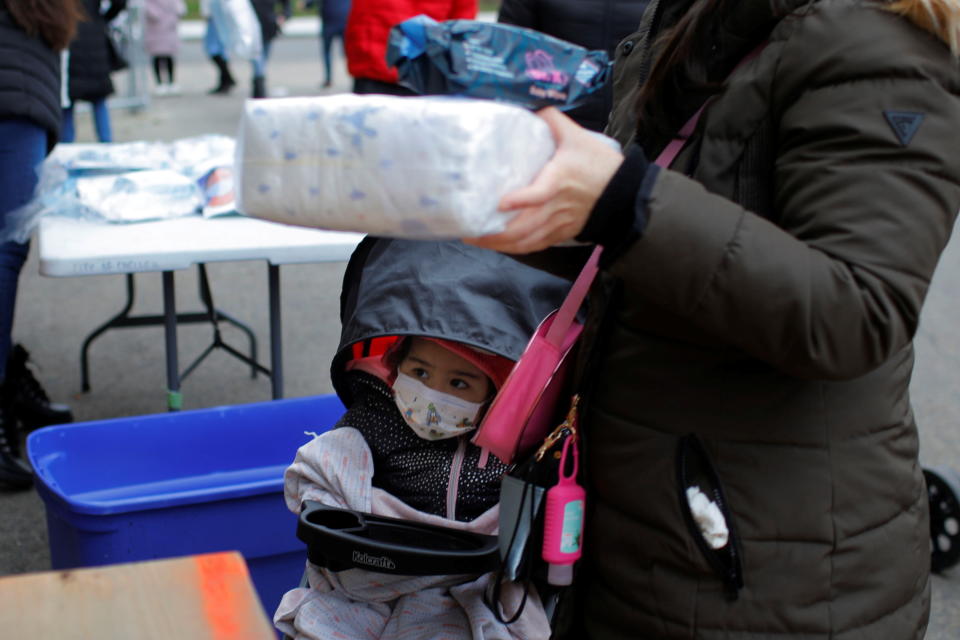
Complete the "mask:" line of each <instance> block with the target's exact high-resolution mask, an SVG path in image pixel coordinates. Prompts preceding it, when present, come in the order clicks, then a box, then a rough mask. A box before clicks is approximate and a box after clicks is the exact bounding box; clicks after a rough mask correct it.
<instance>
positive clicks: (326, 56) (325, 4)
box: [305, 0, 350, 87]
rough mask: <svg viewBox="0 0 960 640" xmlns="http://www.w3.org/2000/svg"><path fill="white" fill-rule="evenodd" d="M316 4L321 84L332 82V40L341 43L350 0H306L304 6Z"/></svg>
mask: <svg viewBox="0 0 960 640" xmlns="http://www.w3.org/2000/svg"><path fill="white" fill-rule="evenodd" d="M314 5H316V7H317V9H318V12H319V14H320V55H321V56H323V86H324V87H329V86H330V85H332V84H333V41H334V40H336V39H339V40H340V44H341V45H343V36H344V32H345V31H346V29H347V16H349V15H350V0H307V3H306V5H305V6H306V7H312V6H314Z"/></svg>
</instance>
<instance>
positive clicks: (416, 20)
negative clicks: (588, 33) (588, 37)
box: [387, 15, 611, 109]
mask: <svg viewBox="0 0 960 640" xmlns="http://www.w3.org/2000/svg"><path fill="white" fill-rule="evenodd" d="M387 64H389V65H391V66H394V67H396V68H397V72H398V74H399V81H400V83H401V84H403V85H405V86H407V87H409V88H411V89H412V90H414V91H416V92H417V93H420V94H423V95H453V96H464V97H470V98H480V99H489V100H498V101H502V102H509V103H512V104H515V105H519V106H523V107H526V108H528V109H541V108H543V107H547V106H556V107H559V108H561V109H569V108H571V107H575V106H577V105H578V104H581V103H582V102H583V101H584V100H585V99H586V98H587V97H588V96H589V95H591V94H592V93H594V92H596V91H597V90H598V89H600V88H601V87H603V86H604V85H605V84H606V83H607V82H608V81H609V79H610V75H611V72H610V61H609V58H608V56H607V53H606V52H605V51H589V50H587V49H585V48H583V47H580V46H578V45H575V44H572V43H570V42H566V41H564V40H560V39H559V38H554V37H552V36H548V35H546V34H544V33H540V32H539V31H534V30H533V29H526V28H523V27H517V26H514V25H508V24H497V23H489V22H480V21H476V20H447V21H445V22H437V21H436V20H433V19H432V18H430V17H428V16H425V15H419V16H416V17H413V18H410V19H409V20H405V21H404V22H401V23H399V24H398V25H396V26H395V27H394V28H393V29H392V30H391V32H390V40H389V42H388V45H387Z"/></svg>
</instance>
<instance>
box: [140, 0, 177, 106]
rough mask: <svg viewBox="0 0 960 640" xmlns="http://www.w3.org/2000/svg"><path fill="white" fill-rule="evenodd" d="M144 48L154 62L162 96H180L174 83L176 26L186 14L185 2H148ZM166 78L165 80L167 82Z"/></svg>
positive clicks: (158, 88) (154, 73) (154, 70)
mask: <svg viewBox="0 0 960 640" xmlns="http://www.w3.org/2000/svg"><path fill="white" fill-rule="evenodd" d="M144 9H145V11H144V13H145V16H146V18H145V21H144V39H143V44H144V48H146V50H147V53H149V54H150V56H151V57H152V59H153V60H152V61H153V76H154V78H155V79H156V81H157V87H156V93H157V95H159V96H165V95H174V94H177V93H179V92H180V88H179V87H178V86H177V84H176V81H175V80H174V59H175V58H176V55H177V52H178V51H179V49H180V36H179V35H177V25H178V24H179V22H180V17H181V16H183V15H184V14H185V13H186V12H187V6H186V5H185V4H184V3H183V0H146V2H145V4H144ZM164 75H166V80H164Z"/></svg>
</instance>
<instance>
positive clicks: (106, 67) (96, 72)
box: [67, 0, 127, 101]
mask: <svg viewBox="0 0 960 640" xmlns="http://www.w3.org/2000/svg"><path fill="white" fill-rule="evenodd" d="M82 4H83V8H84V12H85V13H86V16H87V17H86V19H84V20H82V21H81V22H79V23H78V24H77V35H76V36H75V37H74V39H73V42H71V43H70V62H69V65H68V69H69V71H68V80H67V92H68V93H69V95H70V99H71V100H90V101H96V100H101V99H103V98H106V97H107V96H109V95H111V94H112V93H113V82H112V81H111V80H110V58H109V53H108V50H107V31H106V29H107V24H108V23H109V22H110V21H111V20H113V19H114V18H116V17H117V16H118V15H119V14H120V12H121V11H123V9H124V8H126V6H127V0H111V2H110V5H109V7H108V8H107V10H106V11H105V12H104V13H100V0H83V2H82Z"/></svg>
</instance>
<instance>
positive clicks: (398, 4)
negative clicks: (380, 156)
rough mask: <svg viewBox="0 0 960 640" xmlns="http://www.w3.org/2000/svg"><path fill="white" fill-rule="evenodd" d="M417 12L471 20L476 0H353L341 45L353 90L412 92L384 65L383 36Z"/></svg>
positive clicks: (362, 91) (385, 38) (435, 18)
mask: <svg viewBox="0 0 960 640" xmlns="http://www.w3.org/2000/svg"><path fill="white" fill-rule="evenodd" d="M421 13H422V14H426V15H428V16H430V17H431V18H433V19H434V20H437V21H443V20H459V19H465V20H473V19H474V18H476V15H477V0H353V5H352V6H351V8H350V17H349V18H348V19H347V32H346V36H345V38H344V49H345V50H346V54H347V70H348V71H349V72H350V75H351V76H353V91H354V93H387V94H391V95H412V94H413V92H412V91H411V90H409V89H407V88H406V87H404V86H401V85H399V84H397V71H396V69H391V68H388V67H387V62H386V56H387V39H388V38H389V35H390V29H391V28H393V26H394V25H395V24H397V23H398V22H403V21H404V20H406V19H407V18H412V17H413V16H416V15H420V14H421Z"/></svg>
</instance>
